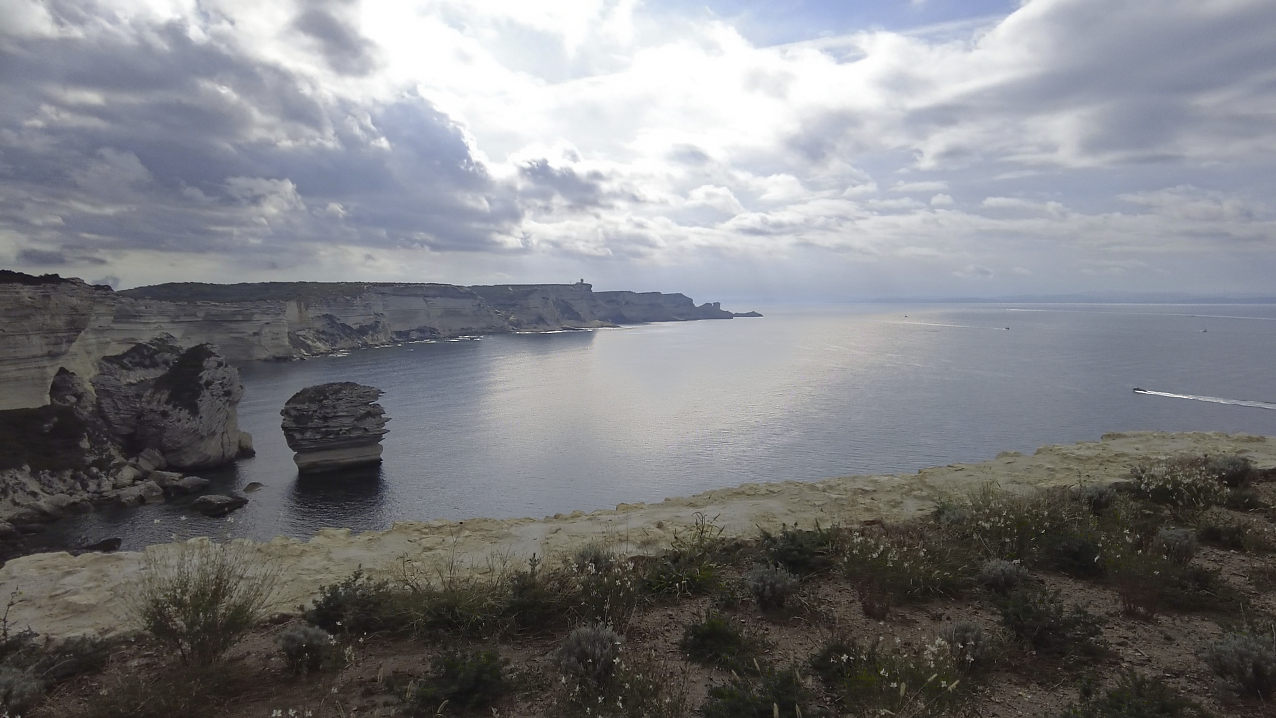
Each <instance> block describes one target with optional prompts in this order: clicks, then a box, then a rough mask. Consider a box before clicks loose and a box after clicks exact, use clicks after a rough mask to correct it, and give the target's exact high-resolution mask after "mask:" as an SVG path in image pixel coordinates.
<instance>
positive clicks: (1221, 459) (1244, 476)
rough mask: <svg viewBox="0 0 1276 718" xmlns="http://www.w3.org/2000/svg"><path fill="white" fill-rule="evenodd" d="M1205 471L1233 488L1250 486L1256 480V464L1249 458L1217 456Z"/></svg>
mask: <svg viewBox="0 0 1276 718" xmlns="http://www.w3.org/2000/svg"><path fill="white" fill-rule="evenodd" d="M1205 471H1206V473H1208V474H1209V475H1210V476H1212V477H1214V478H1215V479H1216V480H1218V481H1220V482H1222V483H1223V484H1226V485H1227V486H1230V487H1232V488H1238V487H1243V486H1248V485H1249V484H1250V482H1252V481H1253V480H1254V462H1253V461H1250V459H1249V457H1248V456H1239V455H1235V454H1233V455H1231V456H1216V457H1214V458H1212V459H1210V460H1209V461H1208V462H1207V463H1206V464H1205Z"/></svg>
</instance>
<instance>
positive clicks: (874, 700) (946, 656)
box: [811, 638, 961, 715]
mask: <svg viewBox="0 0 1276 718" xmlns="http://www.w3.org/2000/svg"><path fill="white" fill-rule="evenodd" d="M811 670H812V671H813V672H814V673H815V674H816V675H817V676H819V677H820V680H821V681H823V682H824V685H825V686H827V687H828V689H829V691H831V692H832V693H833V694H834V695H836V696H837V698H838V700H839V702H840V703H841V704H842V705H843V706H844V707H845V708H846V709H847V710H856V711H862V710H864V709H865V708H871V709H872V712H873V713H876V714H882V715H889V714H905V715H931V714H934V713H936V712H938V711H940V710H942V709H943V708H944V707H946V706H947V705H949V704H951V703H952V700H953V699H954V698H955V697H956V693H955V691H956V690H957V688H958V686H959V685H960V683H961V674H960V670H959V666H958V663H957V661H956V660H955V659H954V658H953V653H952V650H951V646H950V644H949V643H948V642H947V641H946V640H944V639H943V638H937V639H935V640H934V641H931V642H930V643H928V644H926V645H925V646H923V647H922V648H921V649H920V650H915V649H911V648H908V647H894V648H888V647H887V646H886V645H885V644H884V642H883V641H882V640H881V639H878V640H875V641H873V642H872V643H870V644H867V645H861V644H860V643H858V642H856V641H854V640H849V639H833V640H831V641H829V642H828V643H826V644H825V646H824V647H823V648H822V649H821V650H820V651H819V652H818V653H816V654H815V655H814V656H812V657H811Z"/></svg>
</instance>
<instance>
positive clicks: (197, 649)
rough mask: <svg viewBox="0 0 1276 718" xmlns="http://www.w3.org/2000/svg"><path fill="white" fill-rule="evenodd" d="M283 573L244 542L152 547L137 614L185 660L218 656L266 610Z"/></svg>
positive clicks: (134, 602) (134, 608)
mask: <svg viewBox="0 0 1276 718" xmlns="http://www.w3.org/2000/svg"><path fill="white" fill-rule="evenodd" d="M278 576H279V569H278V566H274V565H271V564H268V563H263V562H262V561H261V560H260V559H259V558H257V555H256V554H255V553H254V552H253V551H252V550H251V549H250V548H248V547H246V546H244V545H243V544H232V545H219V544H215V543H211V542H203V543H188V544H182V545H180V546H179V547H177V548H176V549H175V550H174V551H172V552H159V551H154V550H152V551H148V552H147V553H146V557H145V567H144V572H143V574H142V578H141V582H140V586H139V587H138V589H137V592H136V594H135V595H134V596H132V597H131V600H130V608H131V609H132V613H133V616H134V618H135V619H136V620H137V621H138V622H139V623H141V625H142V627H143V628H145V629H146V630H147V631H148V632H149V633H150V634H151V635H152V636H154V637H155V638H157V639H159V640H160V641H161V642H163V643H167V644H168V645H170V646H172V647H173V648H175V649H177V651H178V652H179V653H180V654H181V657H182V659H183V660H184V661H187V662H190V663H194V664H197V665H203V664H208V663H212V662H213V661H215V660H217V659H218V658H219V657H220V656H221V655H222V653H224V652H225V651H226V650H227V649H228V648H230V647H231V646H233V645H235V644H236V643H238V642H239V640H240V639H241V638H243V637H244V635H245V634H247V633H248V631H249V630H250V629H252V627H253V626H254V625H256V624H257V623H258V622H259V621H260V620H261V619H262V618H264V616H265V612H266V609H267V607H268V606H269V605H270V599H271V595H272V593H273V592H274V587H275V582H276V580H277V578H278Z"/></svg>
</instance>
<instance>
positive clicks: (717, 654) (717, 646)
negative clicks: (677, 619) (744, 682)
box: [678, 611, 763, 672]
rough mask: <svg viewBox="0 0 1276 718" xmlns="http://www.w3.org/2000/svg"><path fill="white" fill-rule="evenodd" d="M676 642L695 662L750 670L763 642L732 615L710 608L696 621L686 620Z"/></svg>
mask: <svg viewBox="0 0 1276 718" xmlns="http://www.w3.org/2000/svg"><path fill="white" fill-rule="evenodd" d="M678 645H679V647H681V648H682V650H683V652H684V653H686V654H687V657H688V658H690V659H691V660H693V661H695V662H696V663H702V664H704V665H707V666H717V667H718V668H722V669H726V670H733V671H736V672H746V671H748V672H751V671H754V670H755V669H754V666H753V661H754V659H756V657H757V656H758V654H759V653H760V652H761V649H762V645H763V644H762V641H761V639H760V638H759V637H757V636H754V635H752V634H750V633H749V632H748V631H747V630H746V629H745V628H744V627H743V626H741V625H740V624H739V622H737V621H736V620H735V619H733V618H731V617H730V616H727V615H724V614H721V613H718V612H716V611H710V612H708V613H706V614H705V615H704V617H703V618H701V619H700V620H699V621H697V622H695V623H690V624H687V627H686V628H685V629H684V630H683V632H682V640H681V641H680V642H679V644H678Z"/></svg>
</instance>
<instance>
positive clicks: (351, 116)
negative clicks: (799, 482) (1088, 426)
mask: <svg viewBox="0 0 1276 718" xmlns="http://www.w3.org/2000/svg"><path fill="white" fill-rule="evenodd" d="M0 18H3V21H0V98H3V101H0V266H4V267H7V268H12V269H17V270H21V271H25V272H29V273H37V274H39V273H46V272H57V273H59V274H62V275H64V276H78V277H82V278H84V279H86V280H88V281H92V282H97V283H108V284H111V285H112V286H115V287H117V288H126V287H132V286H138V285H144V284H153V283H158V282H165V281H209V282H239V281H293V280H323V281H340V280H345V281H413V282H447V283H454V284H487V283H506V282H518V283H532V282H574V281H576V280H577V279H581V278H584V279H586V281H590V282H592V283H593V284H594V286H595V288H596V289H632V290H638V291H681V292H684V293H687V294H690V295H691V296H693V297H695V298H696V299H697V300H700V301H708V300H724V301H754V302H761V303H768V302H770V303H780V302H822V301H828V302H840V301H858V300H864V299H890V298H899V297H999V296H1013V295H1024V294H1062V293H1082V292H1118V291H1120V292H1180V293H1192V294H1200V295H1211V296H1215V295H1216V296H1240V295H1255V294H1266V295H1272V294H1276V280H1273V279H1272V278H1273V277H1276V206H1274V204H1273V203H1276V171H1274V170H1276V42H1274V41H1273V39H1272V38H1276V3H1273V2H1271V0H1124V1H1123V2H1112V1H1111V0H1023V1H1018V0H875V1H874V0H862V1H859V2H849V1H847V0H843V1H841V2H835V1H833V0H770V1H766V2H764V1H763V0H710V1H709V2H700V3H693V2H675V1H674V0H647V1H645V2H644V1H643V0H271V1H270V2H262V1H261V0H112V1H111V2H99V1H98V0H76V1H67V0H0Z"/></svg>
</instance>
